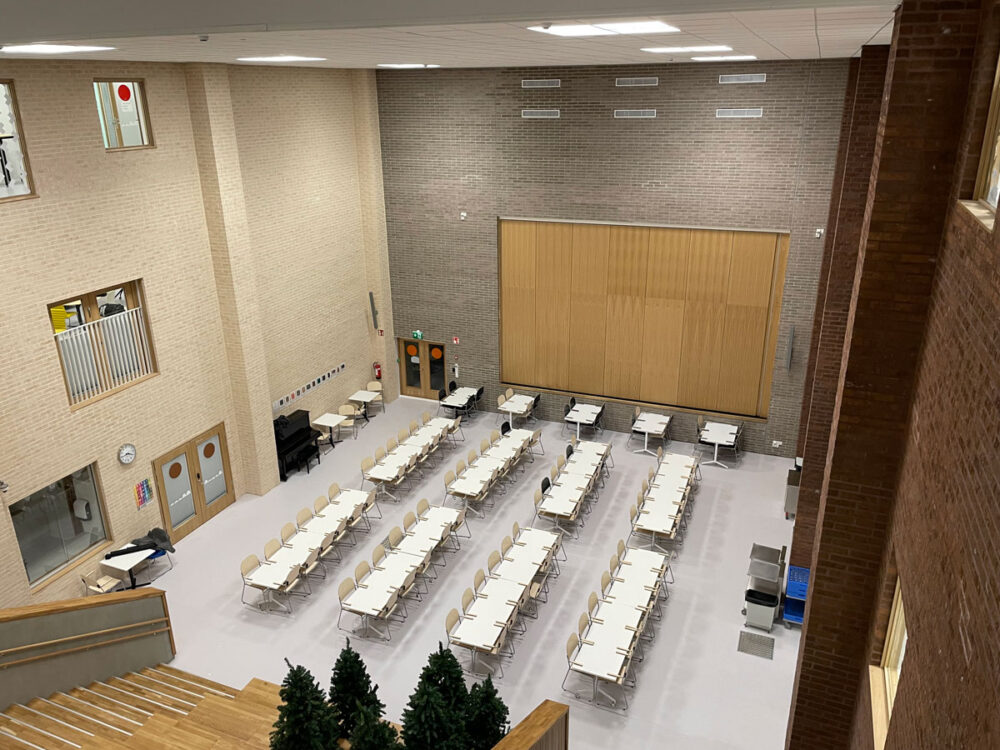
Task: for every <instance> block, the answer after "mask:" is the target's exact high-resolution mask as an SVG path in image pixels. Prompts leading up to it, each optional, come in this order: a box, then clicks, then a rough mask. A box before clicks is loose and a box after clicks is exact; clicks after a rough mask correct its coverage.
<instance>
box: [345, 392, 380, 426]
mask: <svg viewBox="0 0 1000 750" xmlns="http://www.w3.org/2000/svg"><path fill="white" fill-rule="evenodd" d="M378 397H379V394H378V393H375V391H365V390H361V391H355V392H354V393H352V394H351V395H350V396H348V397H347V400H348V401H356V402H357V403H359V404H361V416H362V417H364V419H365V421H366V422H367V421H368V404H370V403H371V402H372V401H374V400H375V399H377V398H378Z"/></svg>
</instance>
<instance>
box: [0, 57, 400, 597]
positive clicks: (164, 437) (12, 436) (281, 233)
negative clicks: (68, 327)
mask: <svg viewBox="0 0 1000 750" xmlns="http://www.w3.org/2000/svg"><path fill="white" fill-rule="evenodd" d="M110 76H113V77H116V78H125V79H128V78H133V77H134V78H143V79H145V81H146V92H147V99H148V106H149V111H150V116H151V119H152V130H153V133H154V136H155V140H156V148H154V149H149V150H141V151H132V152H122V153H106V152H105V150H104V147H103V144H102V141H101V135H100V130H99V126H98V118H97V112H96V108H95V105H94V98H93V93H92V86H91V82H92V80H93V79H94V78H95V77H110ZM7 77H9V78H13V79H14V81H15V86H16V90H17V95H18V100H19V103H20V109H21V117H22V122H23V126H24V132H25V136H26V141H27V145H28V149H29V156H30V159H31V164H32V168H33V172H34V177H35V185H36V189H37V192H38V193H39V197H38V198H36V199H31V200H25V201H20V202H15V203H7V204H3V205H2V206H0V218H2V233H3V234H2V236H3V240H2V243H0V259H2V268H3V270H4V280H5V282H6V284H5V286H6V288H7V289H8V294H5V295H3V299H2V301H0V351H2V352H3V356H4V361H3V366H2V369H0V379H2V388H0V428H2V429H0V479H3V480H4V481H6V482H7V483H8V484H9V485H10V489H9V491H8V492H7V494H6V495H4V496H3V500H4V503H5V504H6V505H10V504H12V503H14V502H16V501H17V500H19V499H20V498H22V497H25V496H26V495H28V494H30V493H32V492H34V491H36V490H38V489H40V488H42V487H44V486H46V485H48V484H49V483H51V482H53V481H55V480H57V479H59V478H61V477H63V476H65V475H67V474H69V473H70V472H72V471H74V470H76V469H79V468H80V467H82V466H84V465H86V464H89V463H93V462H96V463H97V464H98V469H99V471H100V478H101V487H102V490H103V495H104V499H105V503H106V506H107V510H108V517H107V525H108V527H109V530H110V532H111V534H112V536H113V538H114V539H115V541H117V542H119V543H124V542H125V541H128V540H129V539H132V538H134V537H135V536H137V535H139V534H141V533H143V532H145V531H146V530H147V529H149V528H150V527H152V526H156V525H160V524H161V520H160V514H159V508H158V504H156V503H154V504H151V505H149V506H147V507H146V508H144V509H143V510H141V511H138V510H136V508H135V505H134V502H133V497H132V486H133V485H134V484H135V483H136V482H138V481H140V480H141V479H143V478H147V477H148V478H150V479H152V478H153V472H152V465H151V462H152V461H153V460H154V459H155V458H157V457H158V456H160V455H162V454H163V453H165V452H167V451H169V450H171V449H173V448H174V447H175V446H178V445H180V444H182V443H183V442H185V441H186V440H188V439H190V438H191V437H193V436H195V435H197V434H198V433H200V432H202V431H204V430H206V429H208V428H209V427H211V426H213V425H215V424H217V423H219V422H225V423H226V427H227V435H228V439H229V447H230V454H231V464H232V470H233V474H234V484H235V487H236V490H237V495H239V494H242V493H243V492H248V491H250V492H264V491H266V490H267V489H269V488H270V487H271V486H273V484H274V483H275V482H276V481H277V480H276V474H275V471H274V458H273V436H272V434H271V433H270V421H271V419H272V417H273V415H272V413H271V403H270V402H271V401H273V400H275V399H277V398H278V397H279V396H281V395H282V394H283V393H285V392H286V391H287V390H290V389H292V388H295V387H298V386H300V385H302V384H303V383H304V382H306V381H307V380H309V379H311V378H312V377H315V376H316V375H318V374H320V373H321V372H325V371H326V370H327V369H329V368H331V367H333V366H335V365H337V364H339V363H341V362H345V363H347V366H348V367H347V371H346V372H345V373H344V374H342V375H340V376H338V378H336V379H335V380H334V381H333V383H331V384H327V385H323V386H320V387H319V388H318V389H317V390H316V391H314V392H312V393H311V394H310V395H309V396H308V397H307V398H305V399H303V400H302V402H300V403H297V404H296V407H293V408H298V407H302V408H307V409H309V410H310V411H312V412H313V413H314V414H316V413H318V412H320V411H323V410H326V409H327V408H335V407H336V406H338V405H339V404H340V403H341V402H342V401H343V400H344V398H345V397H346V396H347V395H349V394H350V393H351V392H353V391H354V390H356V389H357V388H359V387H362V386H363V385H364V384H365V383H366V382H367V381H368V380H369V373H370V372H371V369H370V368H371V362H372V360H374V359H381V360H382V361H383V364H388V362H387V357H388V354H389V352H390V350H389V349H387V348H386V344H388V343H389V342H391V341H392V340H393V339H392V336H393V334H392V315H391V309H390V308H391V304H390V301H389V280H388V256H387V250H386V240H385V218H384V205H383V198H382V180H381V153H380V149H379V137H378V120H377V105H376V101H375V88H374V76H373V75H372V74H370V73H365V72H345V71H335V70H323V71H319V70H301V69H287V68H282V69H269V68H258V67H236V66H232V67H228V66H195V65H189V66H182V65H160V64H145V63H143V64H139V63H105V62H84V61H81V62H34V61H2V62H0V78H7ZM133 278H142V279H143V282H144V285H145V290H146V297H147V302H148V308H149V317H150V323H151V328H152V335H153V340H154V345H155V348H156V354H157V359H158V364H159V370H160V373H159V374H158V375H157V376H156V377H154V378H152V379H150V380H149V381H146V382H144V383H141V384H138V385H136V386H134V387H132V388H129V389H126V390H125V391H123V392H121V393H118V394H115V395H113V396H111V397H109V398H105V399H104V400H102V401H100V402H97V403H94V404H91V405H88V406H86V407H84V408H82V409H79V410H77V411H75V412H71V411H70V409H69V405H68V402H67V397H66V393H65V388H64V385H63V379H62V374H61V371H60V366H59V361H58V358H57V356H56V351H55V345H54V343H53V341H52V331H51V326H50V324H49V320H48V314H47V305H48V304H49V303H51V302H54V301H57V300H59V299H62V298H65V297H67V296H71V295H75V294H79V293H83V292H87V291H91V290H93V289H97V288H100V287H103V286H108V285H110V284H114V283H118V282H122V281H126V280H129V279H133ZM369 290H372V291H374V292H375V295H376V301H377V305H378V307H379V309H380V312H381V321H380V323H381V325H382V327H383V328H384V329H385V330H386V337H385V338H384V339H380V338H379V337H378V336H377V335H375V333H374V332H373V331H372V328H371V324H370V321H369V314H368V291H369ZM391 369H392V368H391V367H390V368H387V372H389V370H391ZM386 388H387V396H388V397H391V396H392V395H393V394H394V393H395V392H396V384H395V377H394V373H390V377H389V378H388V379H387V382H386ZM126 441H128V442H133V443H135V444H136V446H137V449H138V458H137V460H136V461H135V463H134V464H132V465H131V466H130V467H127V468H126V467H123V466H121V465H120V464H119V463H118V461H117V457H116V456H117V449H118V447H119V446H120V445H121V444H122V443H124V442H126ZM94 567H96V560H89V561H86V562H85V563H83V564H82V565H81V569H82V570H90V569H93V568H94ZM0 575H2V577H3V580H4V581H5V584H6V585H5V586H4V587H2V589H0V607H4V606H13V605H19V604H24V603H28V602H31V601H45V600H51V599H58V598H65V597H68V596H77V595H80V594H81V593H82V586H81V584H80V581H79V576H78V575H76V574H75V573H69V574H67V575H65V576H63V577H61V578H59V579H58V580H56V581H54V582H52V583H49V584H48V585H46V586H44V587H43V588H38V589H36V590H34V591H33V590H32V589H31V587H29V584H28V581H27V577H26V575H25V572H24V567H23V565H22V562H21V559H20V553H19V549H18V546H17V542H16V537H15V535H14V530H13V525H12V522H11V519H10V516H9V514H7V513H3V514H0Z"/></svg>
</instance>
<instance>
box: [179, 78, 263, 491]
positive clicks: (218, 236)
mask: <svg viewBox="0 0 1000 750" xmlns="http://www.w3.org/2000/svg"><path fill="white" fill-rule="evenodd" d="M185 74H186V76H187V86H188V102H189V105H190V110H191V125H192V127H193V130H194V143H195V149H196V151H197V154H198V168H199V171H200V175H201V190H202V195H203V197H204V201H205V219H206V223H207V225H208V238H209V243H210V245H211V248H212V266H213V269H214V271H215V285H216V289H217V290H218V299H219V308H220V310H221V313H222V330H223V335H224V337H225V346H226V360H227V361H228V363H229V372H228V373H219V375H220V377H224V376H228V377H229V379H230V381H231V383H232V389H233V404H234V406H235V407H236V424H235V425H234V426H235V429H236V436H235V437H236V439H237V441H238V444H239V449H240V450H239V453H240V455H239V456H238V457H237V456H234V457H233V458H234V459H237V460H238V464H237V466H238V470H237V475H236V478H235V479H234V481H235V482H236V484H237V494H239V493H241V492H250V493H253V494H255V495H263V494H264V493H265V492H267V491H268V490H269V489H271V488H272V487H274V486H275V485H277V484H278V459H277V455H276V453H275V447H274V429H273V427H272V425H271V398H270V390H269V385H268V376H267V360H266V358H265V356H264V355H265V352H264V340H263V336H262V333H261V331H262V330H263V327H262V326H261V325H260V324H259V322H258V321H259V319H260V316H261V315H262V311H261V309H260V295H259V294H258V293H257V282H256V277H255V275H254V274H255V272H254V265H253V255H252V252H251V245H250V229H249V226H248V224H247V215H246V200H245V198H244V195H243V172H242V169H241V168H240V157H239V151H238V149H237V144H236V126H235V124H234V122H233V106H232V100H231V98H230V92H229V73H228V71H227V69H226V67H225V66H224V65H203V64H189V65H186V66H185ZM227 428H229V429H230V430H232V428H233V426H231V425H227ZM234 468H235V467H234Z"/></svg>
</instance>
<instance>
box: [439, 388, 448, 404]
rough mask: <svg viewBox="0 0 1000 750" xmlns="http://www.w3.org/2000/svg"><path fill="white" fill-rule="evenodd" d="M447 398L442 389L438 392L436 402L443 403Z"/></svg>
mask: <svg viewBox="0 0 1000 750" xmlns="http://www.w3.org/2000/svg"><path fill="white" fill-rule="evenodd" d="M446 398H448V394H447V393H445V392H444V388H442V389H441V390H439V391H438V401H444V400H445V399H446Z"/></svg>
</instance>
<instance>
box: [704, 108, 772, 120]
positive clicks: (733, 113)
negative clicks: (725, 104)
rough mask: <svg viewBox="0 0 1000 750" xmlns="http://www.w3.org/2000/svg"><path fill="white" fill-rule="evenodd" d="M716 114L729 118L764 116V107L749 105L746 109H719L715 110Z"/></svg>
mask: <svg viewBox="0 0 1000 750" xmlns="http://www.w3.org/2000/svg"><path fill="white" fill-rule="evenodd" d="M715 116H716V117H719V118H728V119H740V118H748V117H763V116H764V109H763V108H762V107H749V108H745V109H717V110H715Z"/></svg>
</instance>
